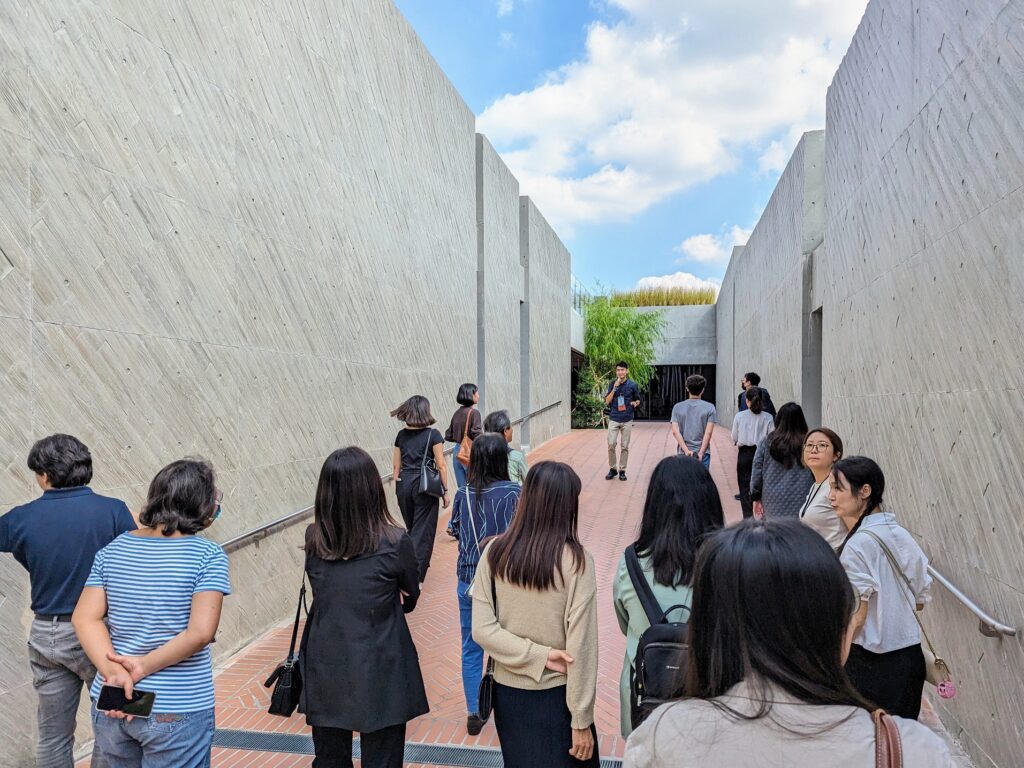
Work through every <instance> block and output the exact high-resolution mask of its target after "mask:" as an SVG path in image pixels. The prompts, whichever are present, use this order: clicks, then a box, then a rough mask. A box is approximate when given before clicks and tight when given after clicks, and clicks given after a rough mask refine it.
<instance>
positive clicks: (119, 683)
mask: <svg viewBox="0 0 1024 768" xmlns="http://www.w3.org/2000/svg"><path fill="white" fill-rule="evenodd" d="M107 659H108V660H109V661H111V662H113V664H112V665H111V668H110V669H108V670H106V674H105V675H103V684H104V685H110V686H113V687H114V688H121V689H123V690H124V695H125V698H127V699H128V700H129V701H131V698H132V693H133V692H134V690H135V683H136V682H137V681H138V680H141V679H142V677H139V678H136V677H135V674H134V673H133V672H130V671H129V670H128V668H127V667H126V666H124V664H123V663H122V662H121V661H119V659H124V660H125V661H128V662H129V663H130V664H132V665H133V667H134V668H135V669H136V670H138V668H139V665H138V664H137V663H136V660H138V659H139V657H138V656H118V655H117V654H114V653H108V654H107ZM103 714H105V715H106V716H107V717H113V718H116V719H118V720H127V721H128V722H129V723H130V722H131V721H132V719H133V716H132V715H126V714H125V713H124V712H121V711H120V710H115V709H111V710H109V711H107V712H104V713H103Z"/></svg>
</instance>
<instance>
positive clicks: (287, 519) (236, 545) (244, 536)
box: [221, 400, 562, 553]
mask: <svg viewBox="0 0 1024 768" xmlns="http://www.w3.org/2000/svg"><path fill="white" fill-rule="evenodd" d="M561 404H562V401H561V400H556V401H555V402H553V403H551V404H549V405H545V406H544V407H543V408H538V409H537V410H536V411H534V412H533V413H528V414H526V416H523V417H522V418H520V419H516V420H515V421H513V422H512V426H514V427H515V426H518V425H520V424H525V423H526V422H527V421H529V420H530V419H532V418H533V417H534V416H539V415H540V414H542V413H545V412H547V411H550V410H551V409H552V408H557V407H558V406H560V405H561ZM453 451H454V448H447V449H445V451H444V455H445V456H450V455H451V453H452V452H453ZM393 476H394V473H393V472H388V473H387V474H386V475H381V478H380V479H381V482H384V483H390V482H391V481H392V479H394V478H393ZM312 515H313V506H312V505H310V506H308V507H303V508H302V509H299V510H296V511H295V512H291V513H289V514H287V515H285V516H284V517H279V518H278V519H277V520H272V521H271V522H269V523H264V524H263V525H261V526H258V527H256V528H253V529H251V530H248V531H245V532H244V533H240V534H238V535H237V536H235V537H233V538H230V539H228V540H227V541H225V542H222V543H221V546H222V547H223V548H224V551H225V552H229V553H230V552H235V551H237V550H239V549H241V548H242V547H246V546H248V545H249V544H255V543H256V542H257V541H262V540H263V539H265V538H267V536H269V535H270V534H272V533H277V532H278V531H282V530H284V529H285V528H289V527H291V526H293V525H295V524H296V523H299V522H302V521H303V520H305V519H307V518H309V517H311V516H312Z"/></svg>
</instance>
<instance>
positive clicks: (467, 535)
mask: <svg viewBox="0 0 1024 768" xmlns="http://www.w3.org/2000/svg"><path fill="white" fill-rule="evenodd" d="M518 506H519V486H518V485H517V484H516V483H513V482H511V481H510V480H499V481H498V482H496V483H491V484H490V485H488V486H487V487H486V488H484V490H483V493H481V494H480V500H479V501H478V500H477V494H476V491H475V490H473V488H471V487H470V486H468V485H465V486H463V487H462V488H459V492H458V493H456V494H455V503H454V505H453V506H452V532H453V533H454V534H455V536H456V538H458V540H459V561H458V564H457V565H456V572H457V573H458V576H459V581H461V582H463V583H464V584H471V583H473V577H474V576H476V566H477V563H479V562H480V543H481V542H483V540H484V539H486V538H487V537H488V536H497V535H498V534H500V533H504V532H505V531H506V529H507V528H508V526H509V524H511V522H512V516H513V515H514V514H515V513H516V507H518Z"/></svg>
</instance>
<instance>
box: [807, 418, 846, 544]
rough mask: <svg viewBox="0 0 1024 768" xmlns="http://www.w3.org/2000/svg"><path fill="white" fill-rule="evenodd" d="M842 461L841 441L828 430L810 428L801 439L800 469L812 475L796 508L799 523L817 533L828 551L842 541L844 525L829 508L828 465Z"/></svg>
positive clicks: (830, 491)
mask: <svg viewBox="0 0 1024 768" xmlns="http://www.w3.org/2000/svg"><path fill="white" fill-rule="evenodd" d="M841 458H843V441H842V439H841V438H840V437H839V435H837V434H836V433H835V432H833V431H832V430H831V429H829V428H828V427H818V428H817V429H812V430H811V431H810V432H808V433H807V437H805V438H804V457H803V462H804V466H805V467H807V468H808V469H809V470H811V474H812V475H814V484H813V485H812V486H811V489H810V490H809V491H807V498H806V499H804V503H803V505H802V506H801V507H800V522H802V523H803V524H804V525H808V526H810V527H811V528H812V529H814V530H815V531H817V532H818V533H820V534H821V536H822V538H823V539H825V541H827V542H828V543H829V546H830V547H832V549H835V550H838V549H839V547H841V546H842V544H843V542H844V541H846V534H847V533H848V531H847V529H846V525H844V524H843V521H842V520H840V519H839V516H838V515H837V514H836V511H835V510H834V509H832V501H831V498H830V497H831V495H832V485H831V483H830V482H829V480H830V478H831V477H832V465H834V464H835V463H836V462H837V461H839V459H841Z"/></svg>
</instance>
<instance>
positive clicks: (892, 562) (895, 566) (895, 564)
mask: <svg viewBox="0 0 1024 768" xmlns="http://www.w3.org/2000/svg"><path fill="white" fill-rule="evenodd" d="M860 532H861V533H866V534H867V535H868V536H870V537H871V538H872V539H874V540H875V541H877V542H878V546H880V547H881V548H882V552H884V553H885V557H886V559H887V560H888V561H889V567H890V568H892V572H893V573H894V574H896V575H897V576H899V577H900V579H901V580H902V581H903V583H904V584H906V585H907V589H908V590H909V592H910V595H906V594H905V595H904V597H906V598H907V602H908V603H909V604H910V612H911V613H912V614H914V619H915V620H916V621H917V626H919V627H920V628H921V635H922V636H923V637H924V641H925V643H927V644H928V650H929V651H931V652H932V655H933V656H938V654H937V653H935V646H933V645H932V641H931V640H930V639H929V638H928V633H927V632H926V631H925V628H924V624H923V623H922V622H921V617H920V616H918V615H917V605H916V604H915V603H914V601H913V597H911V596H912V595H914V594H916V593H915V592H914V585H913V584H911V583H910V579H909V578H908V577H907V574H905V573H904V572H903V569H902V568H900V565H899V561H898V560H897V559H896V556H895V555H894V554H893V553H892V550H891V549H889V546H888V545H887V544H886V543H885V542H884V541H882V538H881V537H880V536H879V535H878V534H877V533H875V532H874V531H865V530H861V531H860Z"/></svg>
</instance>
